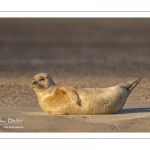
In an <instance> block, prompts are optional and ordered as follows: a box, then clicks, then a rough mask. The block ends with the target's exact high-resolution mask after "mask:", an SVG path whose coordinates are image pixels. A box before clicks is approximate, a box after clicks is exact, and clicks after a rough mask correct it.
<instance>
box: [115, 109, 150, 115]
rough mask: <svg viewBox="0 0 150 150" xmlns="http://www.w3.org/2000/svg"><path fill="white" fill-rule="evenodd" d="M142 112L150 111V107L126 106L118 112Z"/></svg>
mask: <svg viewBox="0 0 150 150" xmlns="http://www.w3.org/2000/svg"><path fill="white" fill-rule="evenodd" d="M141 112H143V113H144V112H145V113H146V112H150V107H147V108H124V109H122V110H120V111H119V112H118V114H127V113H141Z"/></svg>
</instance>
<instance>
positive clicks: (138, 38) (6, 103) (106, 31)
mask: <svg viewBox="0 0 150 150" xmlns="http://www.w3.org/2000/svg"><path fill="white" fill-rule="evenodd" d="M0 35H1V36H0V79H1V80H0V132H149V131H150V71H149V70H150V69H149V68H150V67H149V66H150V19H138V18H137V19H132V18H131V19H119V18H118V19H109V18H108V19H98V18H97V19H94V18H93V19H90V18H89V19H83V18H81V19H69V18H68V19H63V18H61V19H59V18H58V19H33V18H32V19H13V18H11V19H9V18H8V19H2V18H1V19H0ZM41 72H47V73H49V74H50V75H51V77H52V78H53V79H54V81H55V83H57V84H61V85H68V86H73V87H83V88H84V87H85V88H92V87H109V86H113V85H117V84H119V83H122V82H126V81H128V80H132V79H134V78H137V77H140V76H142V77H143V79H142V80H141V82H140V83H139V84H138V86H137V87H136V88H135V89H134V90H133V91H132V93H131V94H130V96H129V97H128V99H127V101H126V104H125V106H124V107H123V109H122V110H121V111H119V112H118V113H117V114H107V115H81V116H77V115H64V116H63V115H59V116H54V115H47V114H46V113H44V112H43V111H42V109H41V108H40V106H39V104H38V100H37V97H36V95H35V92H34V91H33V89H32V86H31V81H32V78H33V76H34V75H36V74H37V73H41Z"/></svg>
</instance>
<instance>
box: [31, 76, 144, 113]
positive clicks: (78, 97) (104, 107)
mask: <svg viewBox="0 0 150 150" xmlns="http://www.w3.org/2000/svg"><path fill="white" fill-rule="evenodd" d="M141 79H142V77H139V78H137V79H134V80H131V81H128V82H126V83H121V84H118V85H116V86H112V87H108V88H75V87H69V86H62V85H57V84H55V82H54V81H53V79H52V78H51V76H50V75H49V74H47V73H39V74H37V75H35V76H34V77H33V81H32V87H33V90H34V91H35V93H36V95H37V98H38V101H39V105H40V106H41V108H42V109H43V111H45V112H46V113H48V114H52V115H65V114H68V115H98V114H113V113H117V112H118V111H119V110H121V109H122V107H123V106H124V104H125V102H126V100H127V98H128V96H129V95H130V93H131V91H132V90H133V89H134V88H135V87H136V86H137V84H138V83H139V82H140V80H141Z"/></svg>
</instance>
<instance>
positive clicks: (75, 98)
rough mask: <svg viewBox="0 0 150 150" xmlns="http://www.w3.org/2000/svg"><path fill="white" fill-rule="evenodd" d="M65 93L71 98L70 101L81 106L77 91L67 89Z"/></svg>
mask: <svg viewBox="0 0 150 150" xmlns="http://www.w3.org/2000/svg"><path fill="white" fill-rule="evenodd" d="M66 95H68V96H69V98H70V99H71V101H72V102H74V103H76V104H78V105H79V106H81V99H80V97H79V95H78V93H77V92H76V91H75V90H73V89H67V93H66Z"/></svg>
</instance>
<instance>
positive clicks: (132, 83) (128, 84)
mask: <svg viewBox="0 0 150 150" xmlns="http://www.w3.org/2000/svg"><path fill="white" fill-rule="evenodd" d="M141 79H142V77H139V78H137V79H134V80H130V81H128V82H126V83H121V84H119V85H120V86H121V87H124V88H126V89H127V90H128V91H129V93H131V91H132V90H133V89H134V88H135V87H136V86H137V84H138V83H139V82H140V81H141Z"/></svg>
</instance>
